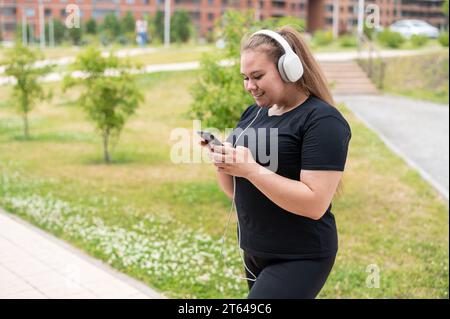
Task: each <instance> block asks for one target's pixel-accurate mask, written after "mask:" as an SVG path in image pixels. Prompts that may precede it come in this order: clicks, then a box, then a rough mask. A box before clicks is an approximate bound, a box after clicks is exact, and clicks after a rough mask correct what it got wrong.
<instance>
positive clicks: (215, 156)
mask: <svg viewBox="0 0 450 319" xmlns="http://www.w3.org/2000/svg"><path fill="white" fill-rule="evenodd" d="M223 144H224V146H219V145H213V146H212V148H211V152H210V153H209V158H210V159H211V161H212V162H213V163H214V165H215V166H216V167H217V171H219V172H221V173H225V174H228V175H232V176H237V177H244V178H247V177H248V176H249V175H250V174H252V173H254V172H256V170H257V169H258V166H259V164H258V163H257V162H256V161H255V160H254V158H253V155H252V152H251V151H250V149H248V148H247V147H244V146H237V147H236V148H234V147H233V145H232V144H231V143H227V142H225V143H223Z"/></svg>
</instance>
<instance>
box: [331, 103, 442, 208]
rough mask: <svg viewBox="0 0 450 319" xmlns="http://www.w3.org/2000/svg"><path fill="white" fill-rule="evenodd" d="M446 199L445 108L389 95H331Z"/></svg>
mask: <svg viewBox="0 0 450 319" xmlns="http://www.w3.org/2000/svg"><path fill="white" fill-rule="evenodd" d="M335 100H336V101H337V102H344V103H345V104H346V105H347V107H349V108H350V109H351V110H352V112H353V113H354V114H355V115H356V116H357V117H358V118H359V119H361V120H362V121H363V122H364V123H365V124H366V126H368V127H370V128H371V129H373V130H374V131H375V132H377V133H378V134H379V136H380V137H381V138H382V139H383V141H384V142H385V144H387V146H388V147H390V148H391V149H392V150H393V151H395V152H396V153H397V154H399V155H400V156H401V157H403V158H404V159H405V160H406V161H407V162H408V164H409V165H410V166H412V167H413V168H415V169H417V170H418V171H419V173H420V174H421V175H422V177H423V178H424V179H426V180H427V181H429V182H430V183H431V184H432V185H433V186H434V187H435V188H436V189H437V190H438V191H439V192H440V193H441V194H442V195H443V196H444V197H445V198H446V199H447V200H448V199H449V197H448V187H449V107H448V105H447V106H446V105H440V104H436V103H431V102H425V101H418V100H412V99H408V98H404V97H395V96H390V95H375V96H374V95H369V96H364V95H360V96H335Z"/></svg>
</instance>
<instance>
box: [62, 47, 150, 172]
mask: <svg viewBox="0 0 450 319" xmlns="http://www.w3.org/2000/svg"><path fill="white" fill-rule="evenodd" d="M72 68H73V69H76V70H80V71H82V72H83V73H84V74H85V76H84V77H83V78H81V79H80V78H79V79H74V78H72V77H70V76H66V77H65V78H64V85H63V88H64V90H66V89H67V88H69V87H73V86H75V85H80V86H82V87H83V91H82V93H81V95H80V97H79V99H78V104H79V105H80V106H81V107H82V108H83V109H84V110H85V111H86V113H87V115H88V117H89V118H90V119H91V120H92V121H93V122H94V123H95V124H96V126H97V129H98V130H99V131H100V133H101V135H102V139H103V154H104V161H105V162H106V163H110V162H111V155H110V150H109V147H110V140H111V137H116V138H117V139H118V137H119V135H120V132H121V131H122V128H123V126H124V124H125V122H126V120H127V119H128V118H129V117H130V116H131V115H132V114H134V112H135V110H136V108H137V107H138V105H139V103H140V102H142V101H143V95H142V94H141V93H140V91H139V90H138V88H137V85H136V83H135V81H134V77H133V76H132V75H131V73H130V68H131V65H130V64H129V63H124V62H121V61H120V60H119V59H118V58H117V57H115V56H114V55H113V54H112V52H111V54H110V55H109V57H102V55H101V52H100V51H99V50H97V49H95V48H93V47H89V48H88V49H86V50H85V51H84V52H82V53H81V54H79V55H78V56H77V59H76V61H75V63H74V64H73V66H72Z"/></svg>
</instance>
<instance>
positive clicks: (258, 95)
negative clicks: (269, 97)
mask: <svg viewBox="0 0 450 319" xmlns="http://www.w3.org/2000/svg"><path fill="white" fill-rule="evenodd" d="M263 95H264V93H263V94H259V95H253V97H255V98H256V97H261V96H263Z"/></svg>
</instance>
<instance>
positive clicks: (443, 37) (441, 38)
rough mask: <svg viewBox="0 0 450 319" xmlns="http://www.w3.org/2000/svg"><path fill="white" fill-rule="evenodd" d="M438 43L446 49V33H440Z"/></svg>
mask: <svg viewBox="0 0 450 319" xmlns="http://www.w3.org/2000/svg"><path fill="white" fill-rule="evenodd" d="M438 41H439V43H440V44H441V45H442V46H443V47H448V31H447V32H441V34H440V35H439V38H438Z"/></svg>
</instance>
